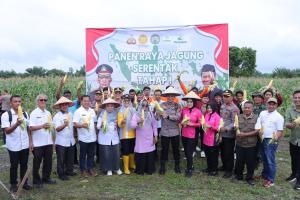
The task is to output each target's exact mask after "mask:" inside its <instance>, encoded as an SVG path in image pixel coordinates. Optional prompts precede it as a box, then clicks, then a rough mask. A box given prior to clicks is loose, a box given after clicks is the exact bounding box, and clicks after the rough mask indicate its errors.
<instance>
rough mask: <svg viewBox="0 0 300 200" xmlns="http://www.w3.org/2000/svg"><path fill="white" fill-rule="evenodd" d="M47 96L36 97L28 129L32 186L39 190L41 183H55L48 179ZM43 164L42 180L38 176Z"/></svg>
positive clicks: (50, 144) (49, 132)
mask: <svg viewBox="0 0 300 200" xmlns="http://www.w3.org/2000/svg"><path fill="white" fill-rule="evenodd" d="M47 100H48V98H47V96H46V95H45V94H39V95H38V96H37V97H36V104H37V108H36V109H34V110H33V111H32V112H31V114H30V118H29V119H30V120H29V129H30V131H31V134H30V139H31V141H32V144H33V170H32V176H33V185H34V186H35V187H37V188H40V187H41V186H42V184H43V183H45V184H55V183H56V181H55V180H53V179H51V178H50V175H51V171H52V154H53V139H52V126H53V124H52V117H51V113H50V112H49V111H48V110H46V103H47ZM42 162H43V170H42V178H41V177H40V174H39V169H40V165H41V163H42Z"/></svg>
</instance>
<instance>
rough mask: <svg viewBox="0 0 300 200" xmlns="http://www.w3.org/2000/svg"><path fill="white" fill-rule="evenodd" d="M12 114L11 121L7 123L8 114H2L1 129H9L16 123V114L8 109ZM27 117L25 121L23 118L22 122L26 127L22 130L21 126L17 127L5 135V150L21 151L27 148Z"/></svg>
mask: <svg viewBox="0 0 300 200" xmlns="http://www.w3.org/2000/svg"><path fill="white" fill-rule="evenodd" d="M10 111H11V114H12V121H11V123H9V117H8V113H7V112H5V113H3V115H2V117H1V123H2V124H1V127H2V128H9V127H11V126H13V125H14V124H15V123H16V122H17V118H18V114H17V113H16V112H15V111H14V110H13V109H10ZM26 115H27V119H26V118H25V117H24V122H23V123H25V124H26V125H25V127H24V129H23V128H22V127H21V125H19V126H17V128H16V129H15V130H14V131H13V132H11V133H10V134H6V148H7V149H8V150H10V151H21V150H23V149H28V148H29V137H28V133H27V125H28V122H29V116H28V114H27V113H26Z"/></svg>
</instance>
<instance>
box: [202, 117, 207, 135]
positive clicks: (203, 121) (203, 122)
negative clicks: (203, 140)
mask: <svg viewBox="0 0 300 200" xmlns="http://www.w3.org/2000/svg"><path fill="white" fill-rule="evenodd" d="M201 125H202V129H203V131H204V133H205V132H206V124H205V119H204V116H203V115H202V117H201Z"/></svg>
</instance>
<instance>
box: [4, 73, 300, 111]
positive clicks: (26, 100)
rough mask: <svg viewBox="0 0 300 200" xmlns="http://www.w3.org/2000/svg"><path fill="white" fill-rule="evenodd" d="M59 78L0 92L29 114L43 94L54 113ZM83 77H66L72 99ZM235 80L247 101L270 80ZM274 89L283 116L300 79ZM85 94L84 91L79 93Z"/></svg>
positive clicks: (278, 82) (15, 84)
mask: <svg viewBox="0 0 300 200" xmlns="http://www.w3.org/2000/svg"><path fill="white" fill-rule="evenodd" d="M60 79H61V77H46V78H41V77H29V78H9V79H0V90H1V91H3V90H4V89H8V90H9V92H10V94H14V95H21V96H22V99H23V107H24V108H25V109H26V111H28V112H30V111H32V110H33V109H34V108H35V98H36V96H37V95H38V94H40V93H44V94H46V95H47V96H48V102H47V104H48V110H50V111H52V112H53V111H54V110H52V108H51V105H53V104H54V103H55V102H56V99H55V92H56V89H57V87H58V85H59V82H60ZM84 80H85V77H68V79H67V82H66V84H65V86H64V88H63V90H64V89H68V90H70V91H71V92H72V94H73V99H75V98H76V87H77V85H78V83H79V81H84ZM235 80H237V81H238V82H237V85H236V88H235V90H238V89H246V91H247V94H248V95H247V96H248V99H249V100H250V99H251V93H252V92H254V91H257V90H259V89H260V88H261V87H263V86H265V85H267V84H268V83H269V81H270V80H271V79H266V78H255V77H251V78H231V79H230V83H231V84H230V85H232V83H233V82H234V81H235ZM273 85H274V87H275V88H276V89H277V90H278V91H280V92H281V94H282V96H283V105H282V106H281V107H280V108H279V111H280V112H281V113H282V114H284V112H285V110H286V108H287V107H288V106H289V105H290V103H291V96H292V93H293V91H294V90H295V89H300V78H291V79H274V82H273ZM81 93H82V94H84V93H85V89H83V90H82V91H81Z"/></svg>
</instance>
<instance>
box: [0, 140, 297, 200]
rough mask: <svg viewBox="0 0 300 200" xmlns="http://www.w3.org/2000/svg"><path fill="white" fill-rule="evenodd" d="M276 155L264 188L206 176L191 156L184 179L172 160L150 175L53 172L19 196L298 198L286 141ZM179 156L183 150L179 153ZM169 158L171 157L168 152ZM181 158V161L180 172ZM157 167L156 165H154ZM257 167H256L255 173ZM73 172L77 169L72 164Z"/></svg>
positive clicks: (200, 162)
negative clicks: (272, 180)
mask: <svg viewBox="0 0 300 200" xmlns="http://www.w3.org/2000/svg"><path fill="white" fill-rule="evenodd" d="M280 145H281V146H282V147H284V148H282V147H281V148H280V150H279V152H278V154H277V164H278V172H277V177H276V185H275V186H274V187H272V188H268V189H265V188H263V187H262V183H261V182H255V186H254V187H250V186H248V185H247V184H246V182H245V181H243V182H232V181H231V180H228V179H226V180H225V179H223V178H222V176H221V175H222V174H223V173H219V176H218V177H208V176H207V175H205V174H203V173H202V172H200V171H201V169H204V168H205V167H206V160H205V159H201V158H199V155H198V156H197V158H196V159H195V163H194V165H195V173H194V174H193V177H192V178H190V179H188V178H186V177H184V174H183V173H182V174H180V175H177V174H175V173H174V171H173V162H169V163H168V166H167V169H168V170H167V173H166V175H165V176H160V175H159V174H158V173H155V174H153V175H152V176H149V175H145V176H138V175H135V174H132V175H129V176H126V175H122V176H118V175H113V176H111V177H108V176H105V175H104V174H102V173H101V172H100V171H98V173H100V175H98V177H95V178H87V179H83V178H80V176H79V175H77V176H75V177H72V178H71V180H69V181H65V182H62V181H60V180H58V178H57V176H56V175H55V173H53V175H52V177H53V178H54V179H56V180H57V182H58V183H57V184H56V185H44V187H43V188H42V189H34V190H32V191H30V192H27V191H25V192H24V193H23V196H22V198H23V199H47V200H48V199H49V200H50V199H55V200H59V199H62V200H64V199H151V200H152V199H205V200H209V199H231V200H234V199H238V200H241V199H247V200H248V199H297V198H298V199H299V197H300V192H299V191H296V190H294V189H293V184H290V183H287V182H285V180H284V179H285V178H286V177H287V176H288V175H289V174H290V158H289V153H288V148H287V142H286V140H285V141H284V142H282V144H280ZM5 151H6V150H5V149H3V148H2V149H1V150H0V153H1V156H2V157H3V156H7V153H6V152H5ZM181 155H182V157H183V153H181ZM169 156H171V157H170V158H171V159H172V155H171V154H170V155H169ZM2 157H1V160H2ZM53 160H54V163H53V171H55V170H56V167H55V156H54V158H53ZM184 166H185V160H182V162H181V167H182V171H183V169H184ZM157 167H158V164H157ZM8 170H9V168H8V167H6V168H5V171H4V170H1V175H0V179H1V180H2V181H3V182H5V183H6V185H9V184H8V182H9V171H8ZM260 171H261V169H259V170H256V171H255V174H256V175H258V174H259V172H260ZM76 172H78V168H77V167H76ZM8 198H9V196H8V195H7V194H6V192H5V191H4V190H3V189H2V188H1V189H0V199H8Z"/></svg>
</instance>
